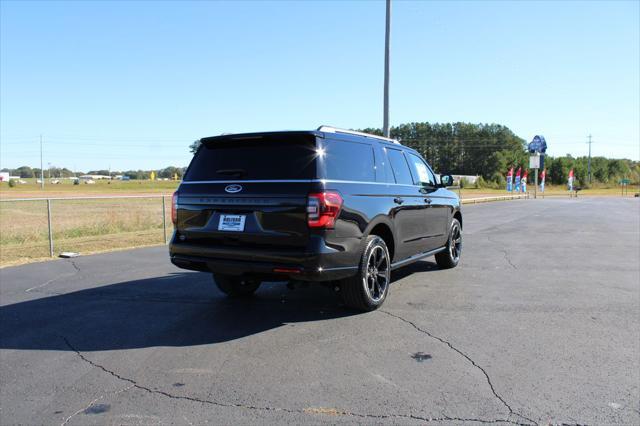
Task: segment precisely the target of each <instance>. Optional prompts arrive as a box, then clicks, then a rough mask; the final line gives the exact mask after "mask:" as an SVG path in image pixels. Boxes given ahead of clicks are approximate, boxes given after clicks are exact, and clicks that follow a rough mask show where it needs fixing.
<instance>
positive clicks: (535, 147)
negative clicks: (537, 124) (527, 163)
mask: <svg viewBox="0 0 640 426" xmlns="http://www.w3.org/2000/svg"><path fill="white" fill-rule="evenodd" d="M527 149H528V150H529V152H530V153H531V154H535V153H536V152H538V153H542V154H544V153H545V152H547V141H546V140H544V136H539V135H535V136H534V137H533V140H532V141H531V142H529V146H528V148H527Z"/></svg>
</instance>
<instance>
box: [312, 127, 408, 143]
mask: <svg viewBox="0 0 640 426" xmlns="http://www.w3.org/2000/svg"><path fill="white" fill-rule="evenodd" d="M318 131H319V132H325V133H344V134H348V135H358V136H364V137H365V138H374V139H380V140H383V141H386V142H391V143H397V144H398V145H400V142H398V140H397V139H391V138H385V137H384V136H378V135H372V134H371V133H364V132H357V131H355V130H347V129H339V128H337V127H332V126H320V127H318Z"/></svg>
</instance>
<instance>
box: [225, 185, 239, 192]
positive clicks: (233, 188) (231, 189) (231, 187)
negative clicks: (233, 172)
mask: <svg viewBox="0 0 640 426" xmlns="http://www.w3.org/2000/svg"><path fill="white" fill-rule="evenodd" d="M224 190H225V191H227V192H229V193H231V194H235V193H236V192H240V191H242V185H235V184H234V185H227V186H226V188H224Z"/></svg>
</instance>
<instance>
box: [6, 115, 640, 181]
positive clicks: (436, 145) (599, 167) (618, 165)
mask: <svg viewBox="0 0 640 426" xmlns="http://www.w3.org/2000/svg"><path fill="white" fill-rule="evenodd" d="M361 131H363V132H367V133H373V134H377V135H382V130H381V129H375V128H367V129H362V130H361ZM391 136H392V137H393V138H396V139H398V140H399V141H400V142H402V144H404V145H407V146H409V147H411V148H414V149H415V150H416V151H418V152H420V153H421V154H422V155H423V156H424V157H425V158H426V159H427V160H428V161H429V163H430V164H431V165H432V166H433V167H434V169H435V170H436V171H437V172H439V173H450V174H458V175H480V176H482V180H481V181H484V182H487V183H489V184H491V185H494V186H496V187H502V186H504V185H505V176H506V174H507V171H508V170H509V169H510V168H511V167H514V168H515V169H518V167H522V168H523V169H525V168H527V167H528V165H529V153H528V152H527V150H526V146H527V142H528V141H525V140H524V139H522V138H521V137H519V136H517V135H516V134H514V133H513V132H512V131H511V130H510V129H509V128H508V127H505V126H502V125H499V124H472V123H426V122H425V123H407V124H401V125H399V126H396V127H392V128H391ZM547 143H548V145H549V146H551V147H553V143H554V141H553V140H548V141H547ZM199 144H200V141H199V140H198V141H195V142H193V143H191V144H189V150H190V151H191V152H192V153H193V152H195V151H196V150H197V148H198V146H199ZM587 163H588V158H587V157H579V158H574V157H572V156H571V155H569V154H567V155H565V156H563V157H549V156H547V157H546V159H545V168H546V169H547V183H552V184H558V185H564V184H566V182H567V177H568V175H569V170H571V169H573V170H574V175H575V178H576V180H577V183H578V184H579V185H583V186H586V185H587V184H588V175H587ZM50 170H51V177H56V178H59V177H72V176H80V175H83V174H92V175H108V174H109V171H108V170H90V171H88V172H86V173H85V172H75V173H74V172H73V171H71V170H69V169H67V168H57V167H52V168H51V169H50ZM2 171H4V172H10V173H11V175H14V176H20V177H22V178H29V177H40V169H38V168H31V167H28V166H23V167H19V168H17V169H12V170H9V169H3V170H2ZM154 171H155V172H156V177H158V178H169V179H171V178H173V176H174V174H177V175H178V178H180V179H181V178H182V175H183V173H184V171H185V168H184V167H173V166H169V167H166V168H164V169H161V170H154ZM151 172H152V171H151V170H127V171H111V176H116V175H124V176H128V177H129V178H130V179H149V177H150V175H151ZM591 176H592V182H596V183H604V184H616V183H617V182H618V181H619V180H620V179H621V178H628V179H631V182H633V183H638V182H640V162H638V161H632V160H627V159H609V158H605V157H593V158H591ZM45 177H47V178H48V177H49V169H45Z"/></svg>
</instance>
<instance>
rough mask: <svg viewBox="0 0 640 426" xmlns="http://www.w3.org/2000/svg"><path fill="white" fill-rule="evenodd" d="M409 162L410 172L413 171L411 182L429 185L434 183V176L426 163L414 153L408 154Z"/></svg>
mask: <svg viewBox="0 0 640 426" xmlns="http://www.w3.org/2000/svg"><path fill="white" fill-rule="evenodd" d="M408 159H409V163H410V164H411V172H412V173H413V183H415V184H416V185H431V186H434V185H435V183H436V180H435V177H434V176H433V173H431V170H429V167H427V164H426V163H425V162H424V161H423V160H422V158H420V157H418V156H417V155H414V154H409V158H408Z"/></svg>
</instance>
